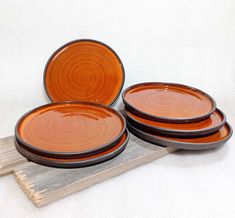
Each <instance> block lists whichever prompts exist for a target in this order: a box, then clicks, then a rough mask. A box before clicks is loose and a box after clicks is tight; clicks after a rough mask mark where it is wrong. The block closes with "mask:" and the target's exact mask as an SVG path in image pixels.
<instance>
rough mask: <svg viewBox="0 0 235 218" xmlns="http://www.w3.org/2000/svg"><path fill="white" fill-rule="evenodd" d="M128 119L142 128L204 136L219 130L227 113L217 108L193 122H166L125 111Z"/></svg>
mask: <svg viewBox="0 0 235 218" xmlns="http://www.w3.org/2000/svg"><path fill="white" fill-rule="evenodd" d="M125 115H126V117H127V119H128V121H129V122H130V123H131V124H133V125H134V126H136V127H138V128H139V129H140V130H143V131H146V132H152V133H158V134H164V135H170V136H188V137H190V136H203V135H209V134H212V133H214V132H216V131H218V130H219V129H220V128H222V126H223V125H224V124H225V121H226V117H225V114H224V113H223V112H222V111H221V110H219V109H216V110H215V111H214V112H213V113H212V114H211V115H210V117H209V118H207V119H205V120H203V121H199V122H193V123H164V122H158V121H153V120H148V119H146V118H142V117H140V116H137V115H135V114H133V113H131V112H129V111H126V112H125Z"/></svg>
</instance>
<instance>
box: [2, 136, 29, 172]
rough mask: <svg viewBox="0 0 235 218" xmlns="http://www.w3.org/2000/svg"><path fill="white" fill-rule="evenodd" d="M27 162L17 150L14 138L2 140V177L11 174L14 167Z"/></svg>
mask: <svg viewBox="0 0 235 218" xmlns="http://www.w3.org/2000/svg"><path fill="white" fill-rule="evenodd" d="M26 162H27V160H26V159H25V158H24V157H23V156H21V155H20V154H19V153H18V152H17V151H16V149H15V145H14V136H9V137H6V138H2V139H0V175H3V174H7V173H11V172H12V171H13V169H14V167H16V166H18V165H20V164H23V163H26Z"/></svg>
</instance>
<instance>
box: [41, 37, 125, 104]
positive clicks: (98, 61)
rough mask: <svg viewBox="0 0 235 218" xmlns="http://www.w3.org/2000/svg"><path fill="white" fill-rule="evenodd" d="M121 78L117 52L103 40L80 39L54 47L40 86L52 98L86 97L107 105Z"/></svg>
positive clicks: (63, 99) (75, 98) (122, 70)
mask: <svg viewBox="0 0 235 218" xmlns="http://www.w3.org/2000/svg"><path fill="white" fill-rule="evenodd" d="M124 80H125V72H124V67H123V64H122V62H121V60H120V58H119V57H118V55H117V54H116V53H115V52H114V51H113V50H112V49H111V48H110V47H109V46H107V45H105V44H104V43H101V42H98V41H95V40H90V39H83V40H77V41H72V42H69V43H67V44H65V45H63V46H62V47H61V48H59V49H58V50H56V51H55V52H54V53H53V54H52V56H51V57H50V59H49V60H48V62H47V64H46V67H45V70H44V87H45V90H46V93H47V96H48V97H49V99H50V100H51V101H52V102H58V101H68V100H69V101H70V100H78V101H88V102H96V103H100V104H104V105H111V104H112V103H113V102H114V101H115V100H116V99H117V97H118V96H119V94H120V92H121V89H122V87H123V84H124Z"/></svg>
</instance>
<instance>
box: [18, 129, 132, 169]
mask: <svg viewBox="0 0 235 218" xmlns="http://www.w3.org/2000/svg"><path fill="white" fill-rule="evenodd" d="M128 140H129V133H128V131H127V130H126V131H125V133H124V135H123V136H122V138H121V140H120V141H119V143H118V144H116V145H115V146H113V147H112V148H110V149H109V150H106V151H104V152H101V153H99V154H95V155H91V156H88V157H80V158H73V159H56V158H48V157H44V156H40V155H37V154H34V153H32V152H30V151H28V150H26V149H25V148H24V146H22V145H21V143H20V142H18V141H17V139H15V146H16V149H17V150H18V151H19V152H20V153H21V154H22V155H23V156H24V157H26V158H27V159H28V160H30V161H33V162H35V163H38V164H41V165H46V166H51V167H58V168H75V167H87V166H91V165H95V164H99V163H102V162H104V161H107V160H110V159H112V158H114V157H115V156H117V155H119V154H120V153H121V152H122V151H124V149H125V148H126V145H127V143H128Z"/></svg>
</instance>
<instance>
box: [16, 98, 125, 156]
mask: <svg viewBox="0 0 235 218" xmlns="http://www.w3.org/2000/svg"><path fill="white" fill-rule="evenodd" d="M124 131H125V120H124V118H123V117H122V115H121V114H120V113H119V112H117V111H115V110H114V109H112V108H109V107H106V106H103V105H99V104H95V103H88V102H61V103H52V104H48V105H44V106H41V107H39V108H36V109H34V110H32V111H30V112H29V113H27V114H26V115H24V116H23V117H22V118H21V119H20V120H19V122H18V124H17V126H16V137H17V140H18V141H20V142H21V144H23V145H25V147H27V148H28V149H31V150H33V151H36V152H39V153H40V154H42V155H51V156H56V155H59V156H60V155H61V157H63V156H66V155H68V156H71V157H72V155H73V156H79V155H80V156H82V155H90V154H94V153H98V151H99V152H100V151H103V150H105V149H108V148H110V146H113V145H114V144H115V143H117V142H118V141H119V140H120V139H121V137H122V135H123V134H124Z"/></svg>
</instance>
